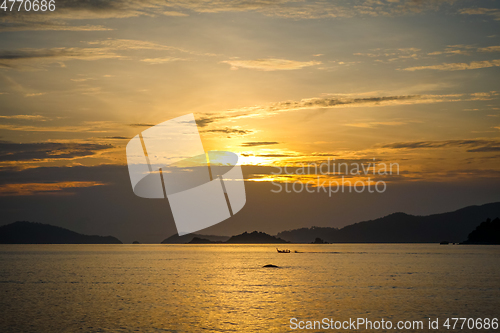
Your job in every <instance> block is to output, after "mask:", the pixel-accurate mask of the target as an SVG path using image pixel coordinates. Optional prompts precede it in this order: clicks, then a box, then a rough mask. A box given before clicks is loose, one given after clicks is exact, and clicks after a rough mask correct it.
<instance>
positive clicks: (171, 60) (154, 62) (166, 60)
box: [141, 57, 187, 65]
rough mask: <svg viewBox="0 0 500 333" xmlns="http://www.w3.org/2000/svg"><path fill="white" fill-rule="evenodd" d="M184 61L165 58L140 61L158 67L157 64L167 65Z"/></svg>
mask: <svg viewBox="0 0 500 333" xmlns="http://www.w3.org/2000/svg"><path fill="white" fill-rule="evenodd" d="M184 60H187V59H183V58H175V57H165V58H148V59H142V60H141V61H143V62H147V63H149V64H151V65H158V64H164V63H168V62H174V61H184Z"/></svg>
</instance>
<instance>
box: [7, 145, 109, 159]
mask: <svg viewBox="0 0 500 333" xmlns="http://www.w3.org/2000/svg"><path fill="white" fill-rule="evenodd" d="M111 148H114V147H113V146H112V145H103V144H94V143H58V142H43V143H13V142H5V141H2V142H0V162H6V161H32V160H43V159H72V158H76V157H85V156H91V155H94V154H96V153H97V152H98V151H102V150H107V149H111Z"/></svg>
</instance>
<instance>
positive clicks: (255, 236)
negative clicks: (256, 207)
mask: <svg viewBox="0 0 500 333" xmlns="http://www.w3.org/2000/svg"><path fill="white" fill-rule="evenodd" d="M225 243H227V244H275V243H276V244H282V243H289V242H287V241H286V240H283V239H281V238H278V237H275V236H271V235H268V234H266V233H263V232H258V231H254V232H252V233H248V232H244V233H242V234H240V235H236V236H233V237H231V238H229V239H228V240H227V241H226V242H225Z"/></svg>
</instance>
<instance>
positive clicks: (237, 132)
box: [203, 127, 253, 135]
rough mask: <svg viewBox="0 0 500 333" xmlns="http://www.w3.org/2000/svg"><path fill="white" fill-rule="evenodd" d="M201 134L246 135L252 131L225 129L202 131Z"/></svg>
mask: <svg viewBox="0 0 500 333" xmlns="http://www.w3.org/2000/svg"><path fill="white" fill-rule="evenodd" d="M203 132H205V133H222V134H237V135H246V134H250V133H252V132H253V131H250V130H241V129H239V128H230V127H226V128H221V129H212V130H206V131H203Z"/></svg>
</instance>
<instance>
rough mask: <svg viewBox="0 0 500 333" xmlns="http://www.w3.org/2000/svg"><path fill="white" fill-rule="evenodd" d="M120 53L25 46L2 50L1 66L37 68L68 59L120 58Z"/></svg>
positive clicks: (87, 49)
mask: <svg viewBox="0 0 500 333" xmlns="http://www.w3.org/2000/svg"><path fill="white" fill-rule="evenodd" d="M120 57H121V56H119V55H118V54H116V53H114V52H112V51H110V50H108V49H103V48H78V47H58V48H47V49H32V48H25V49H19V50H16V51H9V50H2V51H0V68H17V69H19V68H35V67H37V66H38V67H39V66H45V65H48V64H52V63H62V62H64V61H68V60H97V59H109V58H120Z"/></svg>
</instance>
